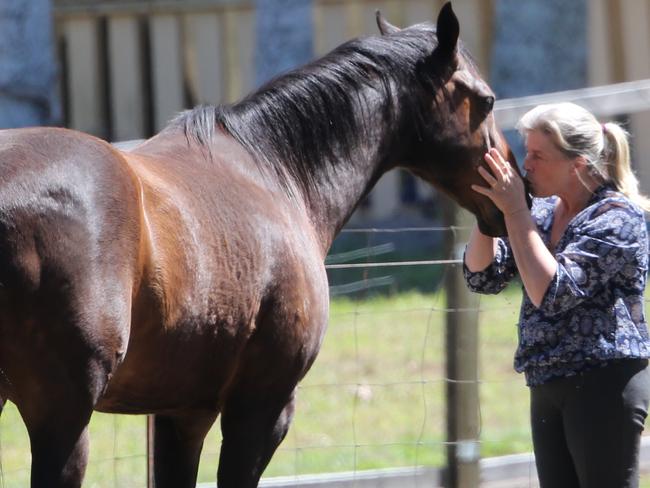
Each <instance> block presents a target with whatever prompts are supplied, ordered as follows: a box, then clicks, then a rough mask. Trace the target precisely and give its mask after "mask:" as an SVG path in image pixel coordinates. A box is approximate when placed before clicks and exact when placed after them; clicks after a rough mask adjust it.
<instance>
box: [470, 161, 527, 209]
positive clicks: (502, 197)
mask: <svg viewBox="0 0 650 488" xmlns="http://www.w3.org/2000/svg"><path fill="white" fill-rule="evenodd" d="M485 161H486V162H487V164H488V166H489V167H490V169H491V170H492V173H493V174H490V173H489V172H488V171H487V170H486V169H485V168H483V167H482V166H479V168H478V172H479V173H480V175H481V176H482V177H483V179H484V180H485V181H486V183H487V184H488V186H487V187H484V186H479V185H472V190H474V191H476V192H478V193H481V194H483V195H485V196H486V197H488V198H489V199H490V200H492V201H493V202H494V204H495V205H496V206H497V207H498V208H499V210H501V211H502V212H503V214H504V215H505V216H508V215H513V214H515V213H519V212H522V211H524V210H525V211H528V205H527V204H526V193H525V189H524V182H523V181H522V179H521V177H520V176H519V175H518V174H517V173H516V172H515V171H514V169H513V168H512V166H511V165H510V163H509V162H508V161H506V160H505V159H504V158H503V156H502V155H501V153H500V152H499V151H498V150H497V149H495V148H492V149H490V151H489V152H487V153H486V154H485Z"/></svg>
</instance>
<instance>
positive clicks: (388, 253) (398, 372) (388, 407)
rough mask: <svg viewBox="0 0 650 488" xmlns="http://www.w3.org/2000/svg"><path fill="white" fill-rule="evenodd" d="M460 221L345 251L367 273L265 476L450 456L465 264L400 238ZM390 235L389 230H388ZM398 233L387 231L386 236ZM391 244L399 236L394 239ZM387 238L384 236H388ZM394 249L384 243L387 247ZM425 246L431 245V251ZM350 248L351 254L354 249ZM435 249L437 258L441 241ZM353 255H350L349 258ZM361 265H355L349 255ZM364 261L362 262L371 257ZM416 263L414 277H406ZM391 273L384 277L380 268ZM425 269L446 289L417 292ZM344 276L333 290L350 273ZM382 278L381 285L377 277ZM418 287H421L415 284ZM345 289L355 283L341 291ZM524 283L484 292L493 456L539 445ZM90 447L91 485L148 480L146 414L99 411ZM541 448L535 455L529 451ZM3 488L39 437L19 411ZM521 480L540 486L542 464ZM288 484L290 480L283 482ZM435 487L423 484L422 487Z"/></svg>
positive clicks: (202, 476) (334, 260) (337, 299)
mask: <svg viewBox="0 0 650 488" xmlns="http://www.w3.org/2000/svg"><path fill="white" fill-rule="evenodd" d="M456 230H457V229H454V228H440V227H435V228H426V229H422V228H402V229H365V230H363V232H360V231H359V230H356V231H354V232H356V233H360V234H363V235H364V239H365V241H366V245H365V247H362V248H357V249H356V252H354V253H352V252H351V251H349V250H346V251H341V252H340V253H334V254H333V256H332V257H331V258H330V260H329V261H328V263H329V264H328V265H327V266H328V271H329V272H330V273H335V272H339V271H341V270H347V271H350V272H352V271H353V272H355V273H361V279H357V278H359V277H358V276H353V277H352V278H347V279H351V280H353V282H354V281H356V282H359V283H365V284H366V286H365V287H364V286H361V285H358V286H357V287H356V288H354V289H350V290H348V291H347V292H346V291H343V292H340V293H338V294H335V295H334V296H333V297H332V301H331V312H330V324H329V330H328V332H327V334H326V336H325V340H324V343H323V346H322V349H321V352H320V354H319V357H318V359H317V361H316V363H315V365H314V366H313V368H312V370H311V371H310V373H309V374H308V375H307V377H306V378H305V380H304V381H303V382H302V384H301V385H300V388H299V393H298V404H297V409H296V412H297V413H296V417H295V420H294V423H293V425H292V427H291V430H290V431H289V434H288V436H287V438H286V439H285V441H284V442H283V444H282V445H281V446H280V448H279V449H278V451H277V453H276V455H275V456H274V458H273V460H272V462H271V464H270V465H269V467H268V469H267V470H266V472H265V477H276V476H282V477H284V478H285V479H286V478H291V477H295V478H296V479H297V478H298V477H299V476H301V475H304V474H312V473H326V472H329V473H332V472H347V473H353V475H354V473H357V474H358V475H359V477H361V476H362V474H363V472H365V470H369V469H384V468H405V469H411V470H412V471H413V476H414V477H415V476H416V474H417V473H418V472H419V471H418V470H420V469H421V468H422V467H432V468H440V467H442V466H444V464H445V456H446V448H447V445H448V442H447V436H446V415H447V412H446V411H445V408H446V407H445V405H446V403H445V388H446V385H447V384H448V383H449V382H450V381H454V380H452V379H450V378H448V377H446V373H445V320H446V316H447V314H449V313H452V314H453V313H456V312H457V311H456V310H453V309H450V308H449V307H448V306H447V301H446V291H445V289H444V287H443V286H442V283H444V276H445V274H446V273H450V272H453V271H457V270H458V266H459V260H458V259H457V257H454V256H440V259H435V260H434V259H429V260H421V259H401V260H400V259H399V258H400V249H401V245H400V239H401V238H403V237H404V236H410V237H407V239H410V238H412V236H413V235H415V234H416V233H417V234H421V235H425V234H428V235H429V236H430V241H431V242H437V241H438V240H439V238H440V234H441V233H448V232H455V231H456ZM380 235H382V236H383V237H382V238H379V236H380ZM386 236H388V239H385V238H386ZM384 240H388V241H389V242H390V243H391V244H390V245H388V246H387V245H386V242H383V241H384ZM376 241H379V243H377V242H376ZM378 246H384V247H378ZM426 251H429V250H425V253H426ZM344 252H345V253H349V254H347V255H343V256H341V254H343V253H344ZM430 254H434V251H433V249H432V250H430ZM343 261H347V262H343ZM349 261H353V262H349ZM360 261H362V262H360ZM401 268H408V269H410V270H411V271H410V272H409V273H401V274H400V273H397V271H398V270H400V269H401ZM373 272H376V273H378V274H379V275H380V276H384V277H389V278H390V279H385V280H384V282H383V284H379V285H378V284H377V283H379V282H378V281H377V280H376V279H375V278H377V276H373V275H372V273H373ZM418 273H420V274H423V275H424V276H425V277H426V276H429V277H431V280H432V281H435V282H436V284H435V286H432V287H431V288H429V289H425V290H424V291H423V290H421V289H420V288H418V286H417V283H419V282H420V278H417V277H416V278H414V277H413V275H414V274H415V275H417V274H418ZM338 279H339V280H340V281H336V280H333V281H332V282H331V285H332V287H333V289H337V288H336V287H342V286H343V285H345V284H346V282H345V281H344V280H345V279H346V278H344V277H340V276H339V278H338ZM373 280H374V281H373ZM414 283H415V285H414ZM338 290H344V288H338ZM520 299H521V291H520V289H519V287H518V286H517V285H514V286H512V287H510V288H508V289H507V290H505V291H504V292H503V293H502V294H500V295H497V296H483V297H481V299H480V302H479V306H478V308H477V310H478V313H479V337H480V340H479V344H480V348H479V363H478V364H479V374H478V377H479V380H478V381H479V391H480V402H479V411H478V412H477V414H478V415H479V416H480V418H479V425H480V436H479V445H480V453H481V456H482V457H494V456H500V455H506V454H514V453H530V452H531V450H532V444H531V439H530V431H529V425H528V391H527V389H526V388H525V386H524V380H523V378H522V377H520V376H519V375H517V374H516V373H514V371H513V369H512V356H513V353H514V349H515V346H516V337H517V334H516V323H517V316H518V309H519V302H520ZM90 436H91V453H90V462H89V465H88V470H87V475H86V481H85V483H84V486H86V487H97V488H105V487H106V488H108V487H120V488H123V487H143V486H145V485H146V474H147V473H146V470H147V445H146V425H145V420H144V418H143V417H137V416H117V415H106V414H95V415H94V417H93V420H92V423H91V427H90ZM219 445H220V432H219V428H218V424H215V426H214V427H213V429H212V431H211V432H210V434H209V435H208V437H207V438H206V441H205V444H204V450H203V454H202V458H201V464H200V468H199V483H212V484H214V480H215V473H216V467H217V463H218V457H219ZM529 456H530V455H529ZM0 460H1V462H2V471H1V475H0V486H2V487H3V488H14V487H24V486H28V485H29V466H30V454H29V442H28V436H27V433H26V431H25V428H24V426H23V424H22V421H21V420H20V417H19V414H18V412H17V411H16V409H15V407H14V406H13V405H12V404H11V403H9V404H8V405H7V406H6V407H5V410H4V412H3V414H2V417H1V418H0ZM518 483H519V484H518V485H517V486H521V487H534V486H537V484H536V479H535V475H534V472H533V471H530V472H528V473H527V474H526V475H524V477H523V478H521V479H519V481H518ZM283 486H284V485H283ZM422 486H424V485H422Z"/></svg>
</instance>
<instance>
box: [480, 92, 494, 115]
mask: <svg viewBox="0 0 650 488" xmlns="http://www.w3.org/2000/svg"><path fill="white" fill-rule="evenodd" d="M479 106H480V108H481V112H483V113H484V114H485V115H487V114H489V113H490V112H492V109H493V108H494V97H493V96H491V95H488V96H483V97H480V101H479Z"/></svg>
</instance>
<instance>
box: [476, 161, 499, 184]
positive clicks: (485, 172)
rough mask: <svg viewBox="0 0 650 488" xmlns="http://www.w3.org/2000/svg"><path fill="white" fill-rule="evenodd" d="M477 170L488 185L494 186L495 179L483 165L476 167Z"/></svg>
mask: <svg viewBox="0 0 650 488" xmlns="http://www.w3.org/2000/svg"><path fill="white" fill-rule="evenodd" d="M478 172H479V174H480V175H481V176H482V177H483V179H484V180H485V182H486V183H487V184H488V185H490V186H494V185H495V184H496V183H497V179H496V178H495V177H494V176H492V174H490V172H489V171H488V170H487V169H485V168H484V167H483V166H479V167H478Z"/></svg>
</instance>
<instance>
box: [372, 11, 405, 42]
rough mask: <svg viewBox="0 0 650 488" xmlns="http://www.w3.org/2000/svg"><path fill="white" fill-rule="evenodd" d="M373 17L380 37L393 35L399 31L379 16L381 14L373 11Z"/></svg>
mask: <svg viewBox="0 0 650 488" xmlns="http://www.w3.org/2000/svg"><path fill="white" fill-rule="evenodd" d="M375 17H376V18H377V27H379V32H381V35H382V36H386V35H388V34H394V33H395V32H399V31H400V28H399V27H395V26H394V25H393V24H391V23H390V22H388V21H387V20H386V19H385V18H384V16H383V15H381V12H380V11H379V10H377V11H375Z"/></svg>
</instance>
